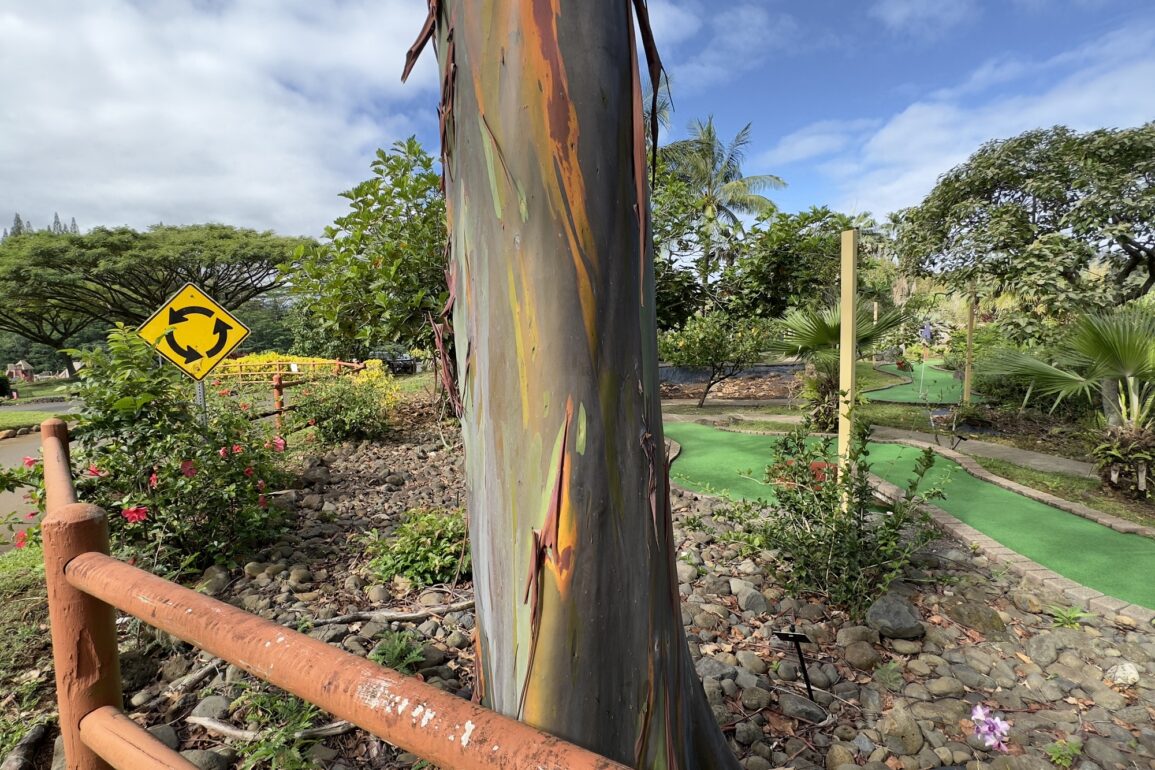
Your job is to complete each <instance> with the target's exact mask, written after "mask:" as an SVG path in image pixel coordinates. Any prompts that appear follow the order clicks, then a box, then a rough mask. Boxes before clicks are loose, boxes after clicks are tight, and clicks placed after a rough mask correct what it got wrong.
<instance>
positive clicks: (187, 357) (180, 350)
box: [164, 332, 204, 364]
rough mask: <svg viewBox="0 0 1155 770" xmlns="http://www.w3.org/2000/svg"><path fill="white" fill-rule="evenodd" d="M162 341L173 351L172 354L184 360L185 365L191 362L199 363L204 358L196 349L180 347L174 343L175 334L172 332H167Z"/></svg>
mask: <svg viewBox="0 0 1155 770" xmlns="http://www.w3.org/2000/svg"><path fill="white" fill-rule="evenodd" d="M164 339H165V342H167V343H168V346H169V347H170V348H172V349H173V352H175V353H176V354H177V355H178V356H180V357H181V358H183V359H184V362H185V364H191V363H192V362H193V361H199V360H201V359H202V358H204V356H202V355H201V354H200V353H199V352H198V351H197V350H196V348H193V347H187V348H185V347H181V346H180V345H179V344H178V343H177V341H176V334H175V333H174V332H169V333H168V334H166V335H164Z"/></svg>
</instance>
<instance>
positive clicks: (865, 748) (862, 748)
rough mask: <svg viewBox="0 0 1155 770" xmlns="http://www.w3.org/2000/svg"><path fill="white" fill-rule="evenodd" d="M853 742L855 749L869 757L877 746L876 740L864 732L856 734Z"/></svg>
mask: <svg viewBox="0 0 1155 770" xmlns="http://www.w3.org/2000/svg"><path fill="white" fill-rule="evenodd" d="M851 743H852V744H853V745H854V748H855V750H857V751H858V753H859V754H861V755H862V756H864V757H869V756H870V755H871V754H872V753H873V752H874V749H875V748H876V746H875V745H874V741H872V740H870V738H868V737H867V736H866V735H865V734H863V733H859V734H858V735H856V736H855V737H854V740H853V741H851Z"/></svg>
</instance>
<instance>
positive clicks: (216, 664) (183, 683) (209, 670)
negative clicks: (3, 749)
mask: <svg viewBox="0 0 1155 770" xmlns="http://www.w3.org/2000/svg"><path fill="white" fill-rule="evenodd" d="M224 664H225V662H224V661H223V660H221V659H220V658H213V659H212V660H210V661H209V662H208V663H206V664H205V665H203V666H201V667H200V668H198V669H197V670H196V671H193V672H191V673H188V674H185V675H184V676H182V677H180V678H179V679H174V680H173V681H172V682H170V683H169V686H168V687H166V688H165V689H163V690H161V691H160V693H159V694H158V695H157V696H156V697H155V698H153V699H152V700H150V701H148V702H147V703H145V704H144V705H143V706H141V707H140V708H138V709H135V710H136V711H153V710H155V709H156V708H157V706H159V705H161V704H162V703H164V702H165V701H166V700H172V699H173V698H175V697H176V696H178V695H184V694H185V693H186V692H188V691H189V690H191V689H193V688H194V687H196V686H197V685H198V684H200V683H201V682H203V681H204V680H205V679H208V678H209V677H210V676H211V675H213V674H215V673H216V672H217V671H219V670H220V668H221V666H223V665H224ZM0 770H3V768H0Z"/></svg>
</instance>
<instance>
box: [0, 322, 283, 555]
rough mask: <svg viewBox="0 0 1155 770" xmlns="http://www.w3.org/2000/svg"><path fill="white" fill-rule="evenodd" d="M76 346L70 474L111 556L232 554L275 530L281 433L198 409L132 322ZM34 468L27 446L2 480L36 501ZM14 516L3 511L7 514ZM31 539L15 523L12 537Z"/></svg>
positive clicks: (228, 409) (40, 495)
mask: <svg viewBox="0 0 1155 770" xmlns="http://www.w3.org/2000/svg"><path fill="white" fill-rule="evenodd" d="M81 355H82V357H83V358H84V361H85V366H84V368H83V369H81V371H80V382H79V384H78V385H77V387H76V392H77V395H78V396H79V397H80V398H81V400H82V402H83V407H82V409H81V411H80V413H79V414H78V415H76V416H75V424H74V427H73V429H72V438H73V442H72V467H73V474H74V476H75V482H74V483H75V487H76V492H77V496H78V498H79V499H80V500H81V501H82V502H86V503H93V504H95V505H99V506H100V507H102V508H104V510H105V511H107V512H108V519H109V522H108V524H109V530H110V535H111V540H112V546H113V549H114V551H115V552H116V553H117V555H118V556H122V557H125V558H133V559H136V561H137V562H138V563H141V564H142V565H144V566H146V567H147V568H148V569H152V570H155V571H158V572H161V573H165V574H174V573H179V572H182V571H184V570H189V569H200V568H203V567H205V566H207V565H208V564H212V563H213V562H222V563H227V562H230V561H233V560H235V559H237V558H239V557H240V556H241V555H242V554H244V553H245V551H246V550H248V549H249V548H251V547H253V546H255V545H257V544H259V543H261V542H263V541H264V540H265V539H266V538H268V537H269V535H270V533H272V532H275V531H276V530H277V528H278V526H279V524H280V517H279V515H278V513H277V511H276V510H274V509H272V508H271V507H270V506H269V501H268V497H267V492H268V490H269V488H270V487H271V488H274V489H275V488H276V486H274V485H278V484H279V482H280V480H281V476H282V473H281V471H280V469H279V467H278V457H277V455H278V453H279V452H280V451H282V450H283V449H284V446H285V444H284V440H283V439H281V438H280V437H278V436H274V435H273V434H271V433H270V432H269V431H268V429H267V428H265V427H263V426H260V425H258V424H255V423H252V422H250V421H249V420H248V419H246V415H245V414H244V413H243V412H242V411H240V410H239V409H238V408H237V406H236V405H235V404H233V403H231V402H228V401H226V400H221V401H220V402H219V403H218V402H216V401H214V402H213V404H211V408H210V410H209V411H208V413H207V414H206V415H205V416H204V419H202V415H200V414H199V413H198V410H196V409H194V408H193V404H194V396H193V391H192V387H191V386H190V383H189V382H188V381H187V380H185V379H184V377H183V376H182V375H181V374H180V373H179V372H178V371H177V370H176V369H175V368H174V367H172V366H169V365H167V364H163V365H159V366H158V364H157V360H156V354H155V352H154V351H153V350H152V348H150V347H149V346H148V344H146V343H145V341H144V340H143V339H142V338H141V337H140V336H139V335H137V333H136V332H135V331H134V330H132V329H128V328H126V327H123V326H120V327H118V328H116V329H114V330H113V331H112V332H111V333H110V334H109V337H108V347H107V350H103V351H100V350H98V351H92V352H89V353H83V354H81ZM43 471H44V469H43V465H42V463H41V462H40V460H39V458H33V457H29V458H26V460H25V462H24V463H23V464H22V465H21V466H20V467H18V468H16V469H14V470H11V471H0V489H14V488H16V487H19V486H26V487H29V488H30V491H29V492H28V495H29V499H30V501H31V502H33V503H34V504H36V505H37V506H38V507H39V508H40V509H41V512H43V506H44V486H43V485H44V478H43ZM16 516H17V514H15V513H13V514H9V515H8V517H7V518H8V522H9V524H10V525H14V524H16V523H17V521H16ZM0 521H3V517H0ZM31 532H32V535H31V538H32V539H35V537H36V530H35V529H33V530H31ZM28 541H29V536H28V535H25V534H24V533H18V534H17V536H16V539H15V541H14V542H15V545H16V546H17V547H22V546H23V545H24V544H25V543H26V542H28Z"/></svg>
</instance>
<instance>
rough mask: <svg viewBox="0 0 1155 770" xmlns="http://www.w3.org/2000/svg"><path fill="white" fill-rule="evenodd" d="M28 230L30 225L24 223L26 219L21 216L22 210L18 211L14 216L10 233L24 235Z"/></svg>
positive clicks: (11, 234)
mask: <svg viewBox="0 0 1155 770" xmlns="http://www.w3.org/2000/svg"><path fill="white" fill-rule="evenodd" d="M27 231H28V227H27V226H26V225H25V224H24V220H23V219H21V218H20V212H19V211H17V212H16V215H15V216H14V217H12V227H11V228H10V229H9V230H8V234H9V235H10V236H13V237H15V236H17V235H23V234H24V233H25V232H27Z"/></svg>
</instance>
